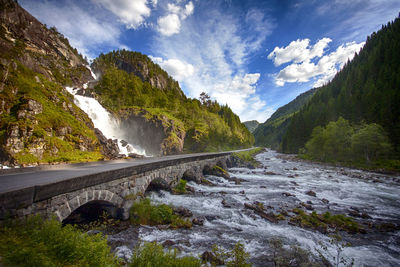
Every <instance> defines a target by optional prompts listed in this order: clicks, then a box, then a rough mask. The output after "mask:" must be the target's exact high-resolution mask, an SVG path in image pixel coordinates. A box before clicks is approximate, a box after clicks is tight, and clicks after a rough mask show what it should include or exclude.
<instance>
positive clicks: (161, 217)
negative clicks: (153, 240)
mask: <svg viewBox="0 0 400 267" xmlns="http://www.w3.org/2000/svg"><path fill="white" fill-rule="evenodd" d="M130 220H131V222H132V223H133V224H136V225H139V224H145V225H163V224H169V225H170V227H171V228H175V229H176V228H191V227H192V222H191V221H190V220H188V219H184V218H182V217H180V216H178V215H176V214H174V212H173V209H172V207H171V206H169V205H166V204H160V205H154V204H151V202H150V199H148V198H144V199H142V200H140V201H139V202H136V203H134V204H133V206H132V207H131V210H130Z"/></svg>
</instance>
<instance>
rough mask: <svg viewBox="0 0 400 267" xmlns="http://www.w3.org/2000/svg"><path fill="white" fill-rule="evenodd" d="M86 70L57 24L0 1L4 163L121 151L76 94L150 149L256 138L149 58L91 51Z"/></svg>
mask: <svg viewBox="0 0 400 267" xmlns="http://www.w3.org/2000/svg"><path fill="white" fill-rule="evenodd" d="M92 68H93V70H94V72H95V73H96V74H98V75H97V76H98V77H99V78H98V79H97V80H94V78H93V77H92V74H91V70H90V67H89V65H88V63H87V61H86V60H85V58H84V57H83V56H82V55H80V54H79V53H78V51H77V50H76V49H75V48H73V47H71V45H70V44H69V42H68V39H67V38H65V37H64V36H63V35H62V34H60V33H59V32H58V31H57V29H56V28H54V27H52V28H47V27H46V26H45V25H43V24H41V23H40V22H39V21H38V20H37V19H35V18H34V17H33V16H31V15H30V14H29V13H28V12H27V11H25V10H24V9H23V8H22V7H20V6H19V5H18V3H17V1H13V0H0V144H1V146H0V164H2V165H19V164H22V165H35V164H42V163H60V162H82V161H93V160H100V159H112V158H115V157H118V154H119V150H118V144H117V143H116V141H115V140H111V139H107V138H106V137H105V136H104V135H103V133H102V132H101V131H100V130H99V129H95V128H94V125H93V122H92V120H91V119H90V118H89V117H88V115H87V114H86V113H85V112H83V111H82V110H81V109H80V108H79V107H78V106H77V105H76V104H75V103H74V101H76V100H77V99H76V97H77V95H79V94H81V95H84V96H88V97H92V98H96V99H97V100H98V101H99V102H101V103H102V105H103V106H104V107H105V108H106V109H107V110H108V111H109V112H111V114H112V116H114V117H115V118H113V119H115V120H116V121H117V124H116V125H119V126H118V127H119V128H118V129H114V130H116V131H119V132H123V133H124V136H126V139H127V140H125V141H127V142H128V143H130V144H133V145H138V146H141V147H142V148H144V149H146V152H147V151H148V154H150V155H166V154H174V153H181V152H184V151H185V152H194V151H196V152H197V151H199V152H200V151H217V150H226V149H231V148H242V147H248V146H251V145H252V144H253V143H254V137H253V136H252V135H251V133H250V132H249V131H248V130H247V128H246V127H245V126H244V125H243V124H242V123H241V122H240V119H239V117H238V116H237V115H235V114H234V113H233V112H232V110H231V109H230V108H229V107H228V106H221V105H219V104H218V103H217V102H215V101H211V100H210V99H203V100H202V102H200V101H199V100H197V99H190V98H187V97H186V96H185V95H184V93H183V92H182V90H181V89H180V87H179V84H178V82H177V81H175V80H174V79H172V78H171V77H170V76H169V75H168V73H167V72H165V71H164V70H163V69H161V67H160V66H158V65H157V64H155V63H153V62H152V61H151V59H150V58H149V57H147V56H146V55H142V54H140V53H137V52H130V51H125V50H121V51H113V52H110V53H107V54H101V55H100V56H99V57H98V58H96V59H95V60H94V62H93V64H92ZM67 87H68V88H69V89H68V90H67V89H66V88H67ZM73 88H77V89H79V90H73ZM70 92H73V93H74V94H75V95H72V94H71V93H70ZM76 103H77V102H76ZM110 127H115V126H111V125H110Z"/></svg>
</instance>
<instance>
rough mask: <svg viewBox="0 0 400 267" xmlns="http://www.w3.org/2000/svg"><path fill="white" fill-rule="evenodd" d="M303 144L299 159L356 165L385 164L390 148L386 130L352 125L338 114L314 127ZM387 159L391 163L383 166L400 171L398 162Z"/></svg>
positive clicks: (365, 125)
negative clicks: (321, 125)
mask: <svg viewBox="0 0 400 267" xmlns="http://www.w3.org/2000/svg"><path fill="white" fill-rule="evenodd" d="M305 147H306V149H305V151H302V152H304V155H302V158H305V159H312V160H319V161H328V162H344V163H350V164H353V165H355V166H364V165H365V166H368V165H369V166H375V165H377V164H383V165H384V164H385V159H388V158H389V157H390V156H391V155H392V151H393V148H392V145H391V144H390V141H389V138H388V136H387V134H386V132H385V130H384V129H383V128H382V127H381V126H379V125H378V124H376V123H371V124H365V123H363V124H361V125H354V126H352V125H350V123H349V122H348V121H347V120H345V119H343V118H341V117H340V118H339V120H337V121H336V122H330V123H328V125H327V126H326V127H324V128H323V127H320V126H317V127H315V128H314V130H313V132H312V134H311V139H310V140H309V141H308V142H307V143H306V145H305ZM375 162H379V163H375ZM389 162H390V163H391V165H388V164H386V165H388V166H386V169H393V170H400V165H396V163H395V162H394V161H389ZM371 163H372V164H371ZM393 164H394V165H393Z"/></svg>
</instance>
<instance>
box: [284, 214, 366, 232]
mask: <svg viewBox="0 0 400 267" xmlns="http://www.w3.org/2000/svg"><path fill="white" fill-rule="evenodd" d="M293 212H294V213H296V214H297V216H295V217H292V218H291V219H290V221H291V222H293V223H296V224H298V225H299V226H301V227H306V228H314V229H317V230H321V231H326V230H327V228H328V227H331V228H334V229H336V230H343V231H346V232H349V233H358V232H360V231H362V230H361V229H362V228H361V226H360V225H359V224H358V223H357V222H355V221H354V220H353V219H352V218H350V217H347V216H345V215H342V214H336V215H332V214H331V213H330V212H325V213H323V214H318V213H316V212H315V211H313V212H312V213H306V212H304V211H303V210H302V209H299V208H294V209H293Z"/></svg>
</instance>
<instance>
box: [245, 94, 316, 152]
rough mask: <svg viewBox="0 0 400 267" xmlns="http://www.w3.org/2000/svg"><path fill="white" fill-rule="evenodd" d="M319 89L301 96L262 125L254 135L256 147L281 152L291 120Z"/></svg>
mask: <svg viewBox="0 0 400 267" xmlns="http://www.w3.org/2000/svg"><path fill="white" fill-rule="evenodd" d="M316 90H317V89H315V88H314V89H311V90H309V91H307V92H305V93H302V94H300V95H299V96H297V97H296V98H295V99H294V100H292V101H291V102H289V103H288V104H286V105H284V106H282V107H280V108H278V110H277V111H275V112H274V114H272V116H271V117H270V118H269V119H268V120H267V121H266V122H264V123H261V124H260V125H259V126H258V127H257V129H255V130H254V132H253V134H254V137H255V142H256V145H258V146H266V147H270V148H272V149H276V150H279V147H280V144H281V141H282V137H283V135H284V134H285V133H286V130H287V128H288V126H289V123H290V120H291V119H292V117H293V115H294V114H295V113H296V112H298V111H299V110H300V109H301V108H302V107H303V106H304V105H305V104H306V103H307V102H308V101H309V100H310V98H311V97H312V96H313V95H314V94H315V92H316Z"/></svg>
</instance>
